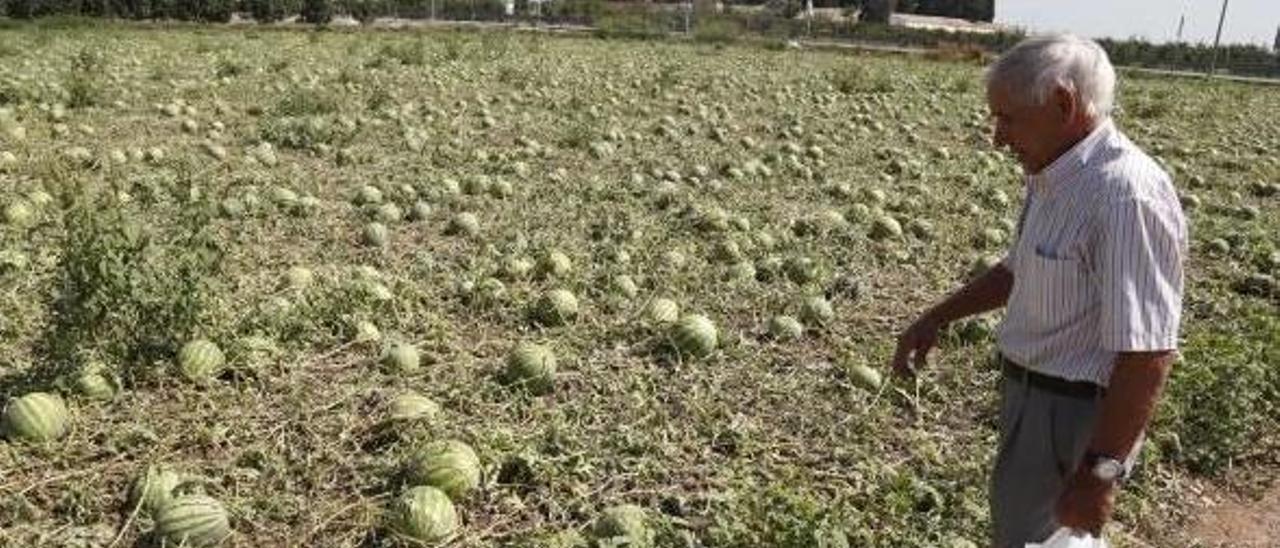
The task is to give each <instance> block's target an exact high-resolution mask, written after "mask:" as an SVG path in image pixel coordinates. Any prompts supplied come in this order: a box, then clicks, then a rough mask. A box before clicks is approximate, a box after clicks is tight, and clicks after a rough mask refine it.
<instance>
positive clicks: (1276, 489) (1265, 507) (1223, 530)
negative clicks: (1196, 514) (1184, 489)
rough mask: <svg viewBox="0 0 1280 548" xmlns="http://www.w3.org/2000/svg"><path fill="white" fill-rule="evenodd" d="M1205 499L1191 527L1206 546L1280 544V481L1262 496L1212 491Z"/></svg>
mask: <svg viewBox="0 0 1280 548" xmlns="http://www.w3.org/2000/svg"><path fill="white" fill-rule="evenodd" d="M1205 500H1206V504H1205V506H1204V507H1203V510H1202V516H1201V518H1200V519H1199V520H1196V521H1195V522H1193V523H1192V524H1191V527H1190V530H1189V531H1188V533H1189V536H1191V537H1192V538H1194V539H1198V540H1200V541H1202V542H1203V543H1204V544H1203V545H1204V546H1220V547H1231V548H1275V547H1280V484H1274V485H1272V486H1271V487H1270V488H1269V489H1267V490H1266V491H1265V492H1264V493H1263V494H1262V496H1261V497H1260V498H1253V497H1247V496H1244V495H1240V494H1235V493H1230V492H1217V493H1213V492H1209V493H1206V494H1205Z"/></svg>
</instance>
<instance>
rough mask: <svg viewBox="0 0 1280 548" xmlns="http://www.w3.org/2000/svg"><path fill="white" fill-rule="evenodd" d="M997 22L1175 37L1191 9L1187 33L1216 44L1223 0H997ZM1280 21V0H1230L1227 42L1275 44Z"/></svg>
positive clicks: (1149, 37) (1187, 37)
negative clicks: (1180, 21)
mask: <svg viewBox="0 0 1280 548" xmlns="http://www.w3.org/2000/svg"><path fill="white" fill-rule="evenodd" d="M995 2H996V22H997V23H1004V24H1008V25H1014V26H1018V27H1022V28H1025V29H1027V30H1030V31H1033V32H1035V31H1041V32H1048V31H1066V32H1072V33H1075V34H1080V35H1084V36H1088V37H1090V38H1103V37H1110V38H1145V39H1147V40H1149V41H1151V42H1169V41H1172V40H1173V39H1174V38H1175V37H1176V36H1177V32H1178V16H1179V15H1181V14H1185V15H1186V25H1185V27H1184V28H1183V31H1182V39H1183V40H1184V41H1187V42H1203V43H1208V44H1212V43H1213V35H1214V32H1215V31H1216V30H1217V26H1218V14H1220V13H1221V12H1222V0H1070V1H1068V2H1061V1H1058V2H1055V1H1052V0H995ZM1277 25H1280V0H1229V4H1228V6H1227V18H1226V22H1225V23H1224V24H1223V26H1222V42H1223V43H1224V44H1255V45H1259V46H1264V47H1268V48H1270V47H1271V45H1272V43H1273V42H1274V41H1275V37H1276V27H1277Z"/></svg>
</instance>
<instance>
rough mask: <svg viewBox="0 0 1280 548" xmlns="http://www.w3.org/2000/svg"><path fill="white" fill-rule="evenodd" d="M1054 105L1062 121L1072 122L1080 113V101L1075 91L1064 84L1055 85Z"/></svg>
mask: <svg viewBox="0 0 1280 548" xmlns="http://www.w3.org/2000/svg"><path fill="white" fill-rule="evenodd" d="M1052 101H1053V106H1054V109H1055V110H1057V111H1058V115H1059V116H1061V117H1062V121H1064V122H1071V121H1074V120H1075V119H1076V117H1077V116H1079V114H1080V101H1079V100H1078V98H1077V97H1076V94H1075V93H1072V92H1071V90H1069V89H1067V88H1066V87H1064V86H1054V87H1053V99H1052Z"/></svg>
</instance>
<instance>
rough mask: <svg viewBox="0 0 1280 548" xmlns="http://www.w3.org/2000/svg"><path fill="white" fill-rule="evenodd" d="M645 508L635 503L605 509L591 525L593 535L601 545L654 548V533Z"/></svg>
mask: <svg viewBox="0 0 1280 548" xmlns="http://www.w3.org/2000/svg"><path fill="white" fill-rule="evenodd" d="M648 521H649V518H648V515H647V512H645V510H644V508H641V507H639V506H636V505H634V504H623V505H619V506H614V507H612V508H609V509H607V510H605V511H604V513H602V514H601V515H600V518H599V519H597V520H596V522H595V523H594V524H593V525H592V527H591V536H592V537H593V538H595V539H596V541H597V543H598V544H599V545H600V546H627V547H629V548H652V547H653V546H654V533H653V530H652V529H650V528H649V524H648Z"/></svg>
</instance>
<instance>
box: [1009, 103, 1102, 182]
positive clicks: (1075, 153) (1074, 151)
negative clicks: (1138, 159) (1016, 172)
mask: <svg viewBox="0 0 1280 548" xmlns="http://www.w3.org/2000/svg"><path fill="white" fill-rule="evenodd" d="M1114 130H1115V124H1113V123H1112V121H1111V119H1110V118H1107V119H1105V120H1103V121H1102V122H1100V123H1099V124H1098V127H1095V128H1093V131H1091V132H1089V135H1086V136H1085V138H1084V139H1081V140H1080V142H1078V143H1076V144H1075V145H1074V146H1072V147H1071V148H1070V149H1068V150H1067V151H1066V152H1064V153H1062V155H1061V156H1058V158H1057V159H1055V160H1054V161H1053V162H1052V163H1050V164H1049V165H1048V166H1046V167H1045V168H1044V169H1042V170H1040V172H1039V173H1036V174H1033V175H1028V176H1027V186H1028V187H1030V188H1031V190H1032V191H1036V192H1045V191H1047V190H1049V189H1051V188H1053V187H1054V186H1056V185H1057V184H1058V183H1060V182H1062V181H1065V180H1067V179H1069V178H1071V176H1072V175H1075V174H1076V172H1078V171H1080V169H1081V168H1083V167H1084V166H1085V165H1087V164H1088V163H1089V159H1090V158H1092V157H1093V153H1094V151H1096V150H1097V148H1098V144H1099V143H1102V142H1103V141H1105V140H1106V139H1107V138H1108V137H1110V136H1111V133H1112V132H1113V131H1114Z"/></svg>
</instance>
